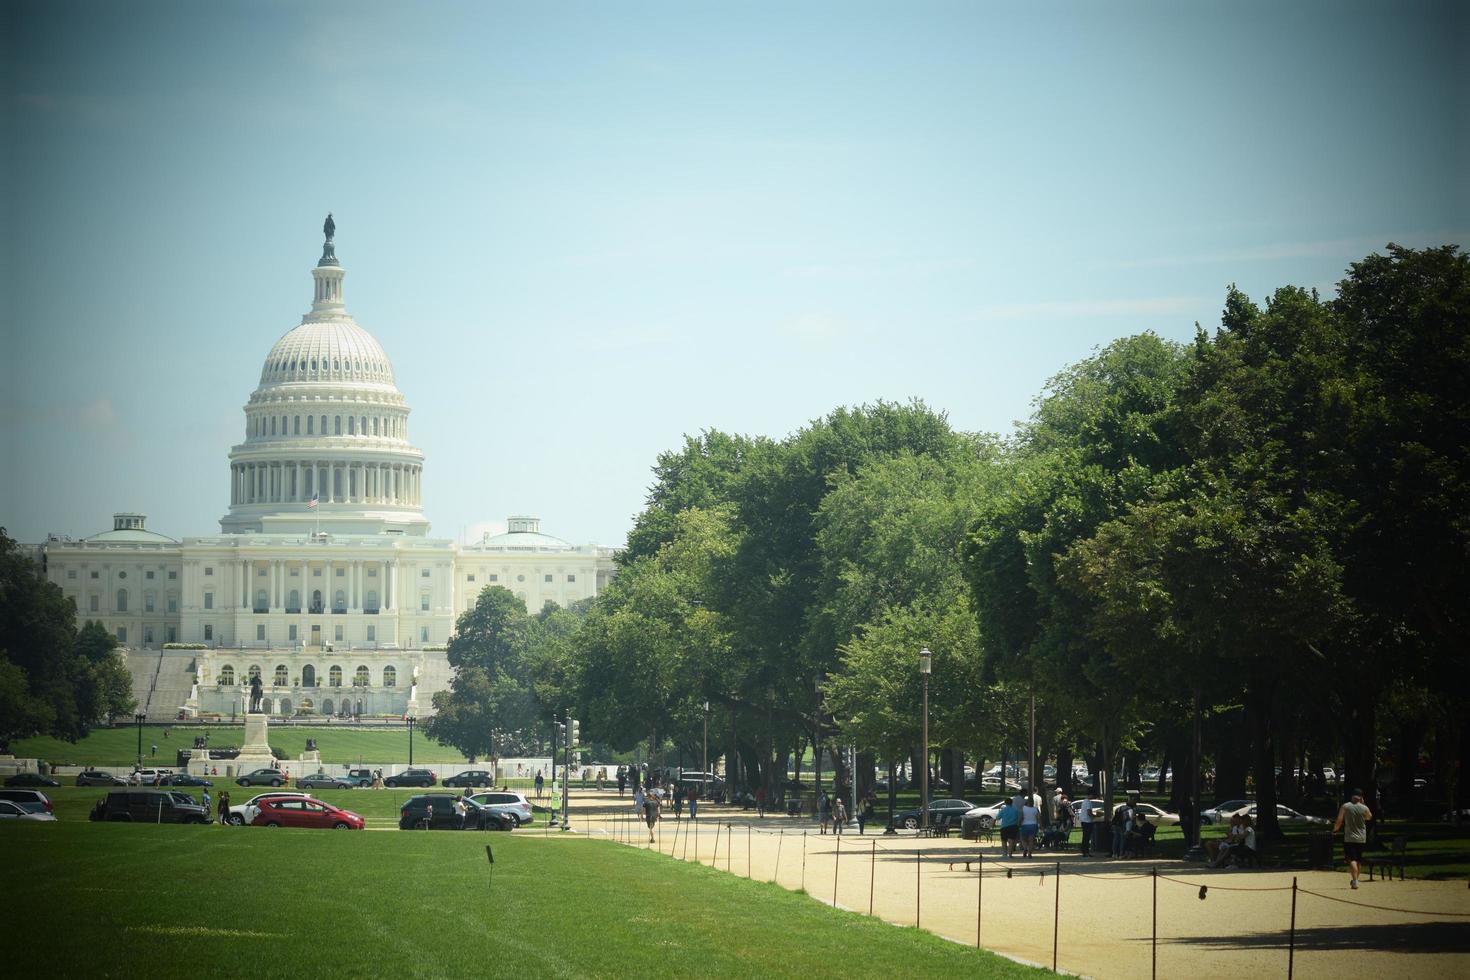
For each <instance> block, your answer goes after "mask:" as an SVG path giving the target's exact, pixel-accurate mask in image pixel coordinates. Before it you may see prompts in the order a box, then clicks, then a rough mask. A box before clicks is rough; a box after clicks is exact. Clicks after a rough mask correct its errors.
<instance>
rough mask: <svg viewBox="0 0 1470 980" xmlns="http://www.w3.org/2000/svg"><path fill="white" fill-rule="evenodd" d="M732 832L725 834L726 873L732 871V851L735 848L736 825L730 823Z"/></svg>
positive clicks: (729, 827)
mask: <svg viewBox="0 0 1470 980" xmlns="http://www.w3.org/2000/svg"><path fill="white" fill-rule="evenodd" d="M727 829H728V830H729V831H730V833H728V834H726V835H725V873H726V874H729V873H730V853H731V852H732V851H734V850H735V825H734V824H733V823H732V824H729V825H728V828H727Z"/></svg>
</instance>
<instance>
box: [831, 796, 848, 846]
mask: <svg viewBox="0 0 1470 980" xmlns="http://www.w3.org/2000/svg"><path fill="white" fill-rule="evenodd" d="M846 826H847V807H846V806H844V805H843V803H842V797H840V796H839V797H837V802H836V803H834V804H833V806H832V833H834V834H836V835H837V836H838V837H841V836H842V829H843V828H844V827H846Z"/></svg>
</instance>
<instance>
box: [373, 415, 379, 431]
mask: <svg viewBox="0 0 1470 980" xmlns="http://www.w3.org/2000/svg"><path fill="white" fill-rule="evenodd" d="M377 434H378V417H377V416H376V415H374V416H373V435H377Z"/></svg>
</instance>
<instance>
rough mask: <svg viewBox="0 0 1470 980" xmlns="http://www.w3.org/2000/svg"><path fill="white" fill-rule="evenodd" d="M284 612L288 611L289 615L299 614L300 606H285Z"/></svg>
mask: <svg viewBox="0 0 1470 980" xmlns="http://www.w3.org/2000/svg"><path fill="white" fill-rule="evenodd" d="M286 612H288V613H290V614H291V615H293V616H294V615H297V614H299V613H300V612H301V607H300V606H297V607H296V608H294V609H293V608H291V607H290V606H287V607H286Z"/></svg>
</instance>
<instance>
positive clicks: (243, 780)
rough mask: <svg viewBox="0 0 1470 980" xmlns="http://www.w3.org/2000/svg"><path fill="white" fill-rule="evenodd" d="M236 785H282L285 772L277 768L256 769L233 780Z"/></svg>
mask: <svg viewBox="0 0 1470 980" xmlns="http://www.w3.org/2000/svg"><path fill="white" fill-rule="evenodd" d="M235 785H236V786H284V785H286V774H285V773H283V772H281V770H279V769H257V770H255V771H254V772H247V773H246V774H245V775H243V776H241V777H240V778H239V779H237V780H235Z"/></svg>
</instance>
